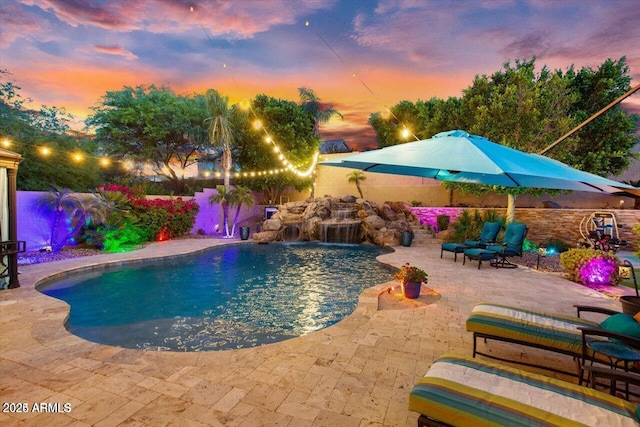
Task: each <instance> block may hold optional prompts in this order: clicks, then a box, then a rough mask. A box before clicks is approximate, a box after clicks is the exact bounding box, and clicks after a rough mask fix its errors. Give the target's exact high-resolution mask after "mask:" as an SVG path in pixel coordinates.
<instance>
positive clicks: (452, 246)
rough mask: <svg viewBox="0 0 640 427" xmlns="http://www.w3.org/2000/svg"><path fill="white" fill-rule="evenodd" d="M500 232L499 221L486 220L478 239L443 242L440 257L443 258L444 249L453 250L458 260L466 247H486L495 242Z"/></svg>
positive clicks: (454, 258)
mask: <svg viewBox="0 0 640 427" xmlns="http://www.w3.org/2000/svg"><path fill="white" fill-rule="evenodd" d="M499 232H500V223H499V222H485V223H484V225H483V226H482V232H481V233H480V237H479V238H478V240H467V241H466V242H464V243H443V244H442V246H441V247H440V258H442V254H443V252H444V251H447V252H453V260H454V262H457V261H458V254H461V253H464V251H465V250H466V249H470V248H486V247H487V246H488V245H490V244H492V243H495V242H496V237H497V236H498V233H499Z"/></svg>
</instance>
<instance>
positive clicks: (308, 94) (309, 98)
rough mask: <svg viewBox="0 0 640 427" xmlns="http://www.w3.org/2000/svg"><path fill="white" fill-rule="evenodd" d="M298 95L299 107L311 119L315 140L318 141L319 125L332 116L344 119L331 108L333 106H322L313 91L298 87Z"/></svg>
mask: <svg viewBox="0 0 640 427" xmlns="http://www.w3.org/2000/svg"><path fill="white" fill-rule="evenodd" d="M298 94H299V95H300V106H301V107H302V109H303V110H304V111H306V112H307V113H309V114H310V115H311V117H312V118H313V136H315V137H316V138H318V139H320V124H321V123H327V122H328V121H329V120H331V118H332V117H333V116H338V117H340V118H341V119H342V118H344V117H342V114H341V113H340V112H339V111H338V110H336V109H335V108H333V105H327V106H325V105H323V104H322V103H321V102H320V98H318V97H317V96H316V94H315V92H314V91H313V89H309V88H306V87H299V88H298Z"/></svg>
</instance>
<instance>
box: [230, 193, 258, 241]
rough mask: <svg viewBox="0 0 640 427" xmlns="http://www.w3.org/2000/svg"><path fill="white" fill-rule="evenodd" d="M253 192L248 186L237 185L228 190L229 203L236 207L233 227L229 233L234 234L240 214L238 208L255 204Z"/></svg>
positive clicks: (250, 206)
mask: <svg viewBox="0 0 640 427" xmlns="http://www.w3.org/2000/svg"><path fill="white" fill-rule="evenodd" d="M255 203H256V202H255V200H254V198H253V194H251V189H250V188H248V187H242V186H237V187H235V188H234V189H232V190H231V191H230V192H229V205H230V206H235V207H236V214H235V216H234V217H233V227H232V228H231V235H232V236H233V235H235V232H236V225H237V224H238V217H239V216H240V210H241V209H242V207H243V206H246V207H247V208H252V207H253V205H255Z"/></svg>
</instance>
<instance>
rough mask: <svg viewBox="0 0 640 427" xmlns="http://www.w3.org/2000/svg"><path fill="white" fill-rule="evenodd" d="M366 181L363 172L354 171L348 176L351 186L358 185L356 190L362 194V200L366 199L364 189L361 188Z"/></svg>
mask: <svg viewBox="0 0 640 427" xmlns="http://www.w3.org/2000/svg"><path fill="white" fill-rule="evenodd" d="M366 179H367V177H366V176H365V175H364V173H363V172H362V171H353V172H351V173H348V174H347V181H349V184H355V185H356V188H357V189H358V193H360V198H361V199H364V196H363V195H362V188H360V183H361V182H362V181H365V180H366Z"/></svg>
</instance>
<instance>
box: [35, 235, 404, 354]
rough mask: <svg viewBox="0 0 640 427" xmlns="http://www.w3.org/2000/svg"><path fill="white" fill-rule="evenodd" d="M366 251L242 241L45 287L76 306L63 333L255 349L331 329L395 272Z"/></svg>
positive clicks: (160, 345) (157, 345)
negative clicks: (361, 297) (369, 290)
mask: <svg viewBox="0 0 640 427" xmlns="http://www.w3.org/2000/svg"><path fill="white" fill-rule="evenodd" d="M388 252H389V250H388V249H383V248H379V247H374V246H366V245H326V244H321V243H304V244H269V245H255V244H243V245H234V246H226V247H222V248H215V249H212V250H209V251H207V252H204V253H201V254H197V255H191V256H186V257H179V258H176V259H175V260H171V261H167V260H163V261H160V262H155V263H147V264H143V265H134V266H126V267H120V268H118V269H117V270H116V269H103V270H98V271H92V272H87V273H82V274H76V275H72V276H69V277H67V278H66V279H63V280H61V281H55V282H52V283H49V284H45V285H43V286H41V287H39V290H40V291H41V292H43V293H44V294H46V295H49V296H52V297H55V298H58V299H61V300H63V301H66V302H67V303H68V304H69V305H70V306H71V310H70V314H69V319H68V321H67V324H66V327H67V329H68V330H69V331H70V332H71V333H73V334H75V335H77V336H80V337H82V338H85V339H87V340H90V341H94V342H98V343H102V344H109V345H114V346H120V347H126V348H139V349H154V350H156V349H159V350H176V351H203V350H220V349H232V348H243V347H252V346H257V345H261V344H266V343H271V342H277V341H282V340H285V339H289V338H292V337H296V336H300V335H304V334H306V333H309V332H312V331H315V330H318V329H322V328H325V327H327V326H329V325H332V324H334V323H336V322H338V321H339V320H341V319H343V318H344V317H345V316H347V315H349V314H350V313H352V312H353V310H354V309H355V307H356V305H357V302H358V296H359V295H360V293H361V292H362V291H363V290H364V289H365V288H368V287H370V286H373V285H376V284H378V283H383V282H386V281H388V280H391V279H392V277H393V273H392V272H391V271H390V270H389V268H387V267H385V266H384V265H382V264H380V263H378V262H377V261H376V260H375V257H376V256H378V255H381V254H383V253H388Z"/></svg>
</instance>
